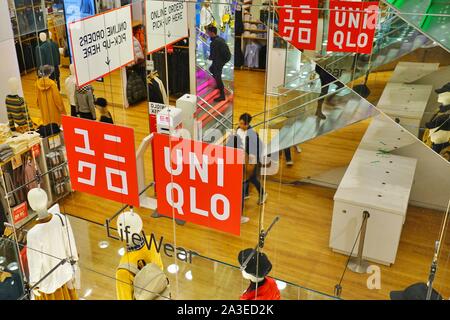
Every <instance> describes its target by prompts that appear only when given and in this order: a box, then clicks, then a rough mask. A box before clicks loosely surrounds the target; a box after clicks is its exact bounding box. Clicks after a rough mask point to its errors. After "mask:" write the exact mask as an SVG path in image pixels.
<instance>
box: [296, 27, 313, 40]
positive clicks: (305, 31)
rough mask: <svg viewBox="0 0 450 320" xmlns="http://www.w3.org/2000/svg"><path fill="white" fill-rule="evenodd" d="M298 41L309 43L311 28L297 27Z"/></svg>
mask: <svg viewBox="0 0 450 320" xmlns="http://www.w3.org/2000/svg"><path fill="white" fill-rule="evenodd" d="M298 42H299V43H311V29H309V28H298Z"/></svg>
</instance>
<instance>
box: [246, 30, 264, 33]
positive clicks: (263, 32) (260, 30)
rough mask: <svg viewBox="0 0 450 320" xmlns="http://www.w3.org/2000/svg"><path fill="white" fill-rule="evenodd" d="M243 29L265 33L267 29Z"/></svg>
mask: <svg viewBox="0 0 450 320" xmlns="http://www.w3.org/2000/svg"><path fill="white" fill-rule="evenodd" d="M244 31H248V32H259V33H267V30H261V29H244Z"/></svg>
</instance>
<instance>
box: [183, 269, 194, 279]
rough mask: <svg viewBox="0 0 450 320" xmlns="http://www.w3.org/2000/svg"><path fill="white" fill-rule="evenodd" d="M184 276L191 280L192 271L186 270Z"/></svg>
mask: <svg viewBox="0 0 450 320" xmlns="http://www.w3.org/2000/svg"><path fill="white" fill-rule="evenodd" d="M184 276H185V277H186V279H188V280H189V281H191V280H192V271H191V270H189V271H188V272H186V274H185V275H184Z"/></svg>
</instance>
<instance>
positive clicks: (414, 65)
mask: <svg viewBox="0 0 450 320" xmlns="http://www.w3.org/2000/svg"><path fill="white" fill-rule="evenodd" d="M438 69H439V63H421V62H399V63H398V64H397V66H396V67H395V69H394V72H393V73H392V76H391V78H390V79H389V82H396V83H409V82H413V81H416V80H419V79H420V78H422V77H425V76H426V75H429V74H430V73H432V72H434V71H436V70H438Z"/></svg>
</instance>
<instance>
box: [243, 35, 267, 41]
mask: <svg viewBox="0 0 450 320" xmlns="http://www.w3.org/2000/svg"><path fill="white" fill-rule="evenodd" d="M241 38H242V39H247V40H264V41H267V37H264V38H262V37H261V38H259V37H249V36H241Z"/></svg>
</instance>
